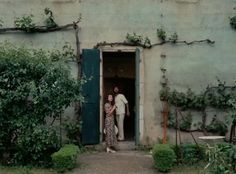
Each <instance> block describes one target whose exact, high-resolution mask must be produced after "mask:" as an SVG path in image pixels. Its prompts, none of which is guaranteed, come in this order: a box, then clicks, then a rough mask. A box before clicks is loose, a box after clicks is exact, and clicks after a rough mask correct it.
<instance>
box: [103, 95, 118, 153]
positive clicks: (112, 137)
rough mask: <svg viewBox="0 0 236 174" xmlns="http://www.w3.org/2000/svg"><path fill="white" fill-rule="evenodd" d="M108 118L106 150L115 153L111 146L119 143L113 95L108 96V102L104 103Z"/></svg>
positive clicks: (106, 123) (106, 119)
mask: <svg viewBox="0 0 236 174" xmlns="http://www.w3.org/2000/svg"><path fill="white" fill-rule="evenodd" d="M104 109H105V113H106V118H105V133H106V134H105V141H106V152H107V153H109V152H111V153H115V152H116V151H115V150H112V149H111V147H114V146H115V145H116V144H117V139H116V132H115V122H114V111H115V109H116V106H115V105H114V101H113V96H112V95H108V96H107V102H106V103H105V105H104Z"/></svg>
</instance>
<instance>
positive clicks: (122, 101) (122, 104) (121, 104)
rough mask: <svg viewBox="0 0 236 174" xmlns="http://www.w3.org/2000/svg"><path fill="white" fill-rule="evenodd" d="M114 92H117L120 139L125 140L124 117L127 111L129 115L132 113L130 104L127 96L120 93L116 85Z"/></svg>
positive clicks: (116, 103) (117, 118)
mask: <svg viewBox="0 0 236 174" xmlns="http://www.w3.org/2000/svg"><path fill="white" fill-rule="evenodd" d="M114 93H115V105H116V121H117V124H118V140H119V141H123V140H124V139H125V138H124V117H125V113H126V115H127V116H129V115H130V113H129V105H128V101H127V99H126V98H125V96H124V95H123V94H120V93H119V88H118V87H117V86H115V87H114ZM125 110H126V112H125Z"/></svg>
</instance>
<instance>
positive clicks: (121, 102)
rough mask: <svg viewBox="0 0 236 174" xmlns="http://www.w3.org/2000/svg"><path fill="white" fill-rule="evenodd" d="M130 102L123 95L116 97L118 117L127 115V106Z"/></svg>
mask: <svg viewBox="0 0 236 174" xmlns="http://www.w3.org/2000/svg"><path fill="white" fill-rule="evenodd" d="M127 103H128V101H127V99H126V98H125V96H124V95H123V94H117V96H115V105H116V115H120V114H125V104H127Z"/></svg>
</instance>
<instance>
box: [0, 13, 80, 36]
mask: <svg viewBox="0 0 236 174" xmlns="http://www.w3.org/2000/svg"><path fill="white" fill-rule="evenodd" d="M44 14H45V15H46V18H45V20H44V24H45V25H44V26H38V25H36V22H34V20H33V18H34V15H33V14H29V15H24V16H22V17H17V18H16V20H15V21H14V24H15V27H9V28H8V27H5V28H4V27H3V21H1V20H0V33H5V32H15V31H23V32H26V33H46V32H54V31H59V30H64V29H67V28H70V27H73V28H74V29H76V28H77V27H78V26H77V24H78V23H79V22H80V21H81V15H80V16H79V18H78V20H77V21H74V22H72V23H70V24H66V25H61V26H59V25H58V24H57V23H56V22H55V19H54V16H53V12H52V11H51V10H50V9H49V8H45V9H44ZM1 26H2V27H1Z"/></svg>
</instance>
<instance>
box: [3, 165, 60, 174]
mask: <svg viewBox="0 0 236 174" xmlns="http://www.w3.org/2000/svg"><path fill="white" fill-rule="evenodd" d="M0 173H1V174H56V172H55V171H53V170H50V169H48V170H47V169H40V168H33V167H3V166H0Z"/></svg>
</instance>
